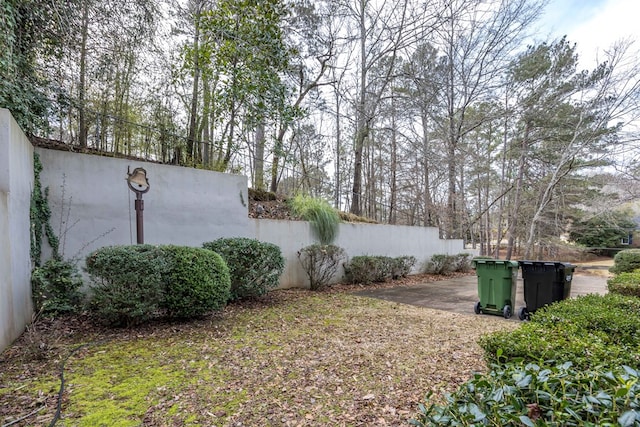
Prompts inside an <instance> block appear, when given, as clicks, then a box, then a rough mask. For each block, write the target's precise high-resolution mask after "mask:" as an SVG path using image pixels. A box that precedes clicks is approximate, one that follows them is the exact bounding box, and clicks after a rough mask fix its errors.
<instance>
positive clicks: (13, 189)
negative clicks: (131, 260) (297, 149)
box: [0, 109, 463, 351]
mask: <svg viewBox="0 0 640 427" xmlns="http://www.w3.org/2000/svg"><path fill="white" fill-rule="evenodd" d="M33 151H34V150H33V147H32V146H31V144H30V143H29V141H28V140H27V138H26V137H25V136H24V134H23V133H22V131H21V130H20V129H19V128H18V125H17V124H16V122H15V121H14V120H13V118H12V117H11V115H10V113H9V111H8V110H4V109H0V351H2V350H3V349H4V348H5V347H6V346H7V345H9V344H10V343H11V342H12V341H13V340H14V339H15V338H16V337H18V336H19V335H20V333H22V331H24V328H25V325H26V324H27V323H28V322H29V320H30V319H31V316H32V312H33V307H32V302H31V281H30V277H31V262H30V222H29V206H30V200H31V192H32V189H33ZM35 151H36V152H37V153H38V154H39V156H40V161H41V163H42V165H43V169H42V172H41V175H40V181H41V184H42V187H43V188H46V187H48V188H49V199H48V200H49V206H50V207H51V212H52V219H51V225H52V226H53V229H54V231H55V232H56V234H57V235H58V236H59V237H60V245H61V247H60V250H61V252H62V255H63V257H64V258H65V259H72V260H77V261H78V266H79V267H80V269H82V267H83V266H84V258H85V257H86V255H87V254H89V253H90V252H91V251H93V250H95V249H97V248H100V247H102V246H110V245H127V244H135V243H136V213H135V210H134V202H135V193H134V192H132V191H131V190H130V189H129V187H128V185H127V182H126V176H127V171H128V170H133V169H134V168H136V167H143V168H144V169H145V170H146V172H147V177H148V179H149V183H150V189H149V191H148V192H147V193H145V194H144V195H143V200H144V240H145V243H150V244H167V243H172V244H177V245H187V246H196V247H200V246H201V245H202V243H203V242H207V241H212V240H215V239H217V238H220V237H252V238H256V239H258V240H261V241H265V242H271V243H274V244H276V245H278V246H279V247H280V248H281V249H282V252H283V255H284V256H285V258H286V261H287V264H286V269H285V273H284V274H283V276H282V278H281V280H280V287H282V288H290V287H307V286H308V279H307V277H306V274H305V272H304V271H303V270H302V267H301V265H300V262H299V260H298V258H297V252H298V251H299V250H300V249H302V248H303V247H305V246H308V245H311V244H313V243H315V239H314V238H313V236H312V234H311V228H310V226H309V223H307V222H303V221H277V220H266V219H249V218H248V214H247V213H248V206H247V205H248V195H247V193H248V191H247V178H246V177H244V176H238V175H229V174H222V173H217V172H211V171H205V170H199V169H193V168H185V167H178V166H167V165H160V164H155V163H146V162H140V161H134V160H126V159H115V158H111V157H101V156H95V155H88V154H79V153H72V152H66V151H57V150H49V149H44V148H37V149H36V150H35ZM335 244H336V245H338V246H340V247H342V248H344V249H345V251H346V252H347V255H348V256H349V257H353V256H356V255H386V256H392V257H395V256H402V255H413V256H415V257H416V258H417V260H418V264H417V265H416V267H415V269H414V271H417V270H418V269H419V268H420V267H421V266H422V264H423V263H424V262H425V261H426V260H427V259H429V258H430V257H431V255H433V254H436V253H449V254H457V253H460V252H463V243H462V241H461V240H450V241H445V240H440V239H439V238H438V230H437V229H435V228H423V227H406V226H391V225H372V224H341V225H340V234H339V236H338V238H337V240H336V241H335ZM43 249H44V250H43V261H45V260H46V258H47V257H48V256H50V251H49V253H47V248H46V247H45V248H43ZM341 279H342V271H340V273H339V275H338V276H337V277H336V278H335V280H334V281H338V280H341Z"/></svg>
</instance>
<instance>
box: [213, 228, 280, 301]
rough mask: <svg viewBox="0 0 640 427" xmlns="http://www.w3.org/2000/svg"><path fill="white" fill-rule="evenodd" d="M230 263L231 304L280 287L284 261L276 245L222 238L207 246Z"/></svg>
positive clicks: (228, 264) (251, 240)
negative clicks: (232, 301) (233, 301)
mask: <svg viewBox="0 0 640 427" xmlns="http://www.w3.org/2000/svg"><path fill="white" fill-rule="evenodd" d="M202 246H203V247H204V248H206V249H209V250H212V251H214V252H217V253H218V254H220V256H222V258H223V259H224V260H225V262H226V263H227V266H228V267H229V274H230V276H231V293H230V299H231V300H239V299H244V298H254V297H259V296H262V295H264V294H266V293H267V292H268V291H270V290H271V289H274V288H276V287H278V285H279V284H280V276H281V275H282V273H283V271H284V257H283V256H282V251H281V250H280V248H279V247H278V246H276V245H274V244H273V243H267V242H261V241H259V240H256V239H249V238H245V237H235V238H222V239H218V240H214V241H213V242H206V243H203V244H202Z"/></svg>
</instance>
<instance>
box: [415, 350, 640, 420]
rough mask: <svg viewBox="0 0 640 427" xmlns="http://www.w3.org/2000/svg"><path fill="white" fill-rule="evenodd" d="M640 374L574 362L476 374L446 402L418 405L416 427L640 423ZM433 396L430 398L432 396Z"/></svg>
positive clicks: (629, 370) (617, 368)
mask: <svg viewBox="0 0 640 427" xmlns="http://www.w3.org/2000/svg"><path fill="white" fill-rule="evenodd" d="M639 377H640V375H639V373H638V372H637V371H636V370H634V369H632V368H630V367H628V366H623V367H616V368H614V369H612V370H610V371H609V370H587V371H585V370H582V369H578V368H575V367H573V366H572V365H571V363H569V362H567V363H563V364H561V365H555V366H553V365H549V366H545V365H542V366H540V365H537V364H534V363H528V364H523V363H518V364H513V365H508V366H506V367H500V366H493V367H492V370H491V372H490V373H488V374H485V375H481V374H477V375H475V376H474V378H473V379H471V380H470V381H468V382H466V383H465V384H463V385H462V386H461V387H460V388H459V389H458V390H457V391H456V392H455V393H453V394H452V395H450V396H447V404H446V405H435V404H431V405H429V406H425V405H423V404H421V405H420V406H419V416H418V419H415V420H411V421H410V424H412V425H414V426H477V425H494V426H571V425H573V426H577V425H593V426H595V425H611V426H613V425H622V426H632V425H638V424H640V403H639V402H638V399H637V396H638V394H639V393H640V378H639ZM427 398H429V396H428V397H427Z"/></svg>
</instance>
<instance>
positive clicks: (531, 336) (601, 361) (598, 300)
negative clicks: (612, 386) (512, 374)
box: [480, 294, 640, 369]
mask: <svg viewBox="0 0 640 427" xmlns="http://www.w3.org/2000/svg"><path fill="white" fill-rule="evenodd" d="M639 313H640V299H638V298H631V297H624V296H621V295H615V294H607V295H604V296H603V295H595V294H591V295H586V296H581V297H578V298H575V299H568V300H564V301H560V302H557V303H554V304H551V305H549V306H546V307H544V308H541V309H539V310H537V311H536V312H535V313H534V314H532V316H531V321H530V322H527V323H524V324H522V325H521V327H520V328H518V329H516V330H514V331H510V332H497V333H494V334H490V335H486V336H484V337H482V338H481V339H480V345H481V346H482V347H483V349H484V350H485V356H486V358H487V360H488V361H489V362H490V363H505V362H512V361H514V360H524V361H527V362H539V361H541V360H557V361H562V362H564V361H570V362H572V363H573V364H574V365H575V366H576V367H578V368H580V369H588V368H592V367H594V366H598V365H603V366H606V367H611V366H616V365H622V364H626V365H629V366H633V367H638V366H640V354H639V353H638V349H640V334H639V333H638V331H640V314H639Z"/></svg>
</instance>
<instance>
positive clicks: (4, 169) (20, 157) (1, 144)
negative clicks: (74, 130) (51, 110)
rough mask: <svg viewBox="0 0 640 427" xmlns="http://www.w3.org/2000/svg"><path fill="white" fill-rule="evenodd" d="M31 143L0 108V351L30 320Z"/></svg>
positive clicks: (8, 113) (11, 118)
mask: <svg viewBox="0 0 640 427" xmlns="http://www.w3.org/2000/svg"><path fill="white" fill-rule="evenodd" d="M32 190H33V147H32V146H31V143H30V142H29V140H28V139H27V138H26V137H25V135H24V134H23V133H22V131H21V130H20V128H19V127H18V124H17V123H16V122H15V120H14V119H13V117H12V116H11V113H10V112H9V110H6V109H3V108H2V109H0V351H2V350H3V349H4V348H5V347H6V346H8V345H9V344H11V343H12V342H13V340H15V339H16V338H17V337H19V336H20V334H21V333H22V332H23V331H24V329H25V326H26V325H27V324H28V323H29V321H30V320H31V316H32V313H33V305H32V302H31V256H30V247H31V246H30V241H31V240H30V220H29V207H30V203H31V192H32Z"/></svg>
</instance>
